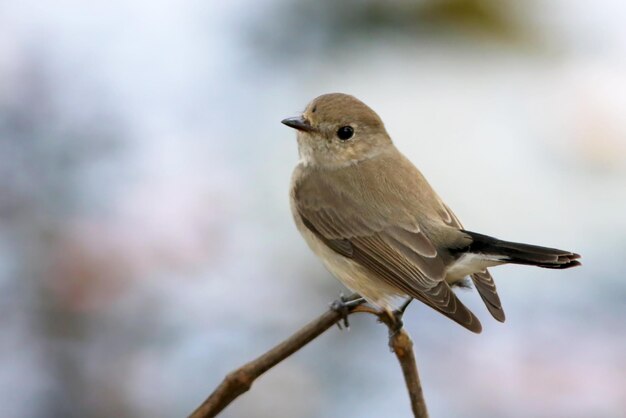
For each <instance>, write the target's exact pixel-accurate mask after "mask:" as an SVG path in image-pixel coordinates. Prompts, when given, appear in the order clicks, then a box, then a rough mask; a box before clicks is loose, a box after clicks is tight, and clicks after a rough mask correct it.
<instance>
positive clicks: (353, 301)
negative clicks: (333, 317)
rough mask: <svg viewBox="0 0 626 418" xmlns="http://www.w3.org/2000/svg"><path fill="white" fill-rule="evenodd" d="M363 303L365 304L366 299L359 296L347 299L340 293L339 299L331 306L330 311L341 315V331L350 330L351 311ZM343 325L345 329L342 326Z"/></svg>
mask: <svg viewBox="0 0 626 418" xmlns="http://www.w3.org/2000/svg"><path fill="white" fill-rule="evenodd" d="M363 302H365V299H363V298H362V297H360V296H359V295H357V294H354V295H352V296H348V297H346V296H344V294H343V293H340V294H339V299H337V300H335V301H334V302H332V303H331V304H330V309H332V310H333V311H336V312H339V313H340V314H341V321H339V322H337V326H338V327H339V329H343V328H344V327H345V328H346V329H347V330H350V322H349V321H348V315H350V311H351V310H352V308H354V307H355V306H358V305H360V304H362V303H363ZM342 323H343V327H342V326H341V325H342Z"/></svg>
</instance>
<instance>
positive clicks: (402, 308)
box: [393, 298, 413, 319]
mask: <svg viewBox="0 0 626 418" xmlns="http://www.w3.org/2000/svg"><path fill="white" fill-rule="evenodd" d="M412 301H413V298H408V299H407V300H406V302H404V303H403V304H402V305H401V306H400V307H399V308H398V309H396V310H395V311H393V315H394V316H395V317H397V318H399V319H402V316H403V315H404V311H406V308H408V307H409V305H410V304H411V302H412Z"/></svg>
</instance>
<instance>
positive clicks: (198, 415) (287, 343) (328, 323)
mask: <svg viewBox="0 0 626 418" xmlns="http://www.w3.org/2000/svg"><path fill="white" fill-rule="evenodd" d="M357 299H359V297H358V295H352V296H350V297H349V298H347V299H346V301H347V303H348V305H347V306H346V307H345V309H344V310H343V311H342V310H339V309H336V308H334V307H331V308H330V309H329V310H328V311H326V312H325V313H324V314H322V315H320V316H319V317H318V318H316V319H314V320H313V321H311V322H309V323H308V324H307V325H305V326H304V327H302V328H301V329H300V330H299V331H297V332H296V333H295V334H293V335H292V336H291V337H289V338H287V339H286V340H284V341H283V342H281V343H280V344H278V345H277V346H275V347H274V348H272V349H270V350H269V351H267V352H266V353H265V354H263V355H261V356H260V357H257V358H256V359H254V360H252V361H251V362H249V363H246V364H244V365H243V366H241V367H239V368H238V369H236V370H234V371H232V372H230V373H229V374H228V375H226V377H225V378H224V380H223V381H222V383H220V385H219V386H218V387H217V388H216V389H215V390H214V391H213V393H211V394H210V395H209V397H208V398H207V399H206V400H205V401H204V402H203V403H202V405H200V406H199V407H198V408H197V409H196V410H195V411H194V412H193V413H192V414H191V415H190V416H189V418H209V417H215V416H216V415H217V414H219V413H220V412H221V411H222V410H223V409H224V408H226V407H227V406H228V405H229V404H230V403H231V402H233V401H234V400H235V399H237V397H239V396H240V395H242V394H243V393H245V392H247V391H248V390H249V389H250V387H251V386H252V383H253V382H254V381H255V380H256V379H257V378H258V377H259V376H261V375H262V374H263V373H265V372H266V371H268V370H269V369H271V368H272V367H274V366H276V365H277V364H278V363H280V362H281V361H283V360H284V359H286V358H287V357H289V356H290V355H292V354H293V353H295V352H296V351H298V350H300V349H301V348H302V347H304V346H305V345H307V344H308V343H310V342H311V341H312V340H314V339H315V338H317V337H318V336H319V335H320V334H322V333H323V332H324V331H326V330H327V329H328V328H330V327H332V326H333V325H335V324H337V323H339V321H342V320H343V319H344V318H345V317H346V316H347V315H350V314H352V313H357V312H361V313H370V314H373V315H375V316H377V317H378V319H379V320H380V321H381V322H383V323H384V324H385V325H387V327H388V328H389V346H390V347H391V349H392V350H393V352H394V353H395V354H396V357H397V358H398V361H399V363H400V366H401V367H402V373H403V374H404V380H405V382H406V385H407V389H408V391H409V397H410V399H411V408H412V409H413V414H414V416H415V417H416V418H425V417H428V412H427V410H426V403H425V402H424V396H423V393H422V385H421V383H420V380H419V375H418V373H417V364H416V362H415V356H414V354H413V341H411V337H409V334H408V333H407V332H406V331H405V329H404V328H402V323H401V322H400V320H399V318H397V317H395V316H393V315H390V314H389V313H387V312H380V311H377V310H374V309H373V308H370V307H368V306H365V305H361V304H360V303H359V301H358V300H357ZM351 302H352V303H351Z"/></svg>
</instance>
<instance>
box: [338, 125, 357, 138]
mask: <svg viewBox="0 0 626 418" xmlns="http://www.w3.org/2000/svg"><path fill="white" fill-rule="evenodd" d="M352 135H354V129H352V126H342V127H341V128H339V129H337V136H338V137H339V139H341V140H342V141H347V140H348V139H350V138H352Z"/></svg>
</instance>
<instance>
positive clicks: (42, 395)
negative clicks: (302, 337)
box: [0, 0, 626, 418]
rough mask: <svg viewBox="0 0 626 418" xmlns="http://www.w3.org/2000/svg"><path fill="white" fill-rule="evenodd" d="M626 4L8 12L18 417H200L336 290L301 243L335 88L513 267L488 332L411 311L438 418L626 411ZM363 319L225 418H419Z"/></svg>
mask: <svg viewBox="0 0 626 418" xmlns="http://www.w3.org/2000/svg"><path fill="white" fill-rule="evenodd" d="M625 18H626V3H624V2H620V1H617V0H598V1H594V2H586V1H583V0H567V1H566V0H532V1H524V2H519V1H512V0H507V1H497V0H447V1H444V0H421V1H410V0H394V1H383V0H351V1H344V2H335V1H332V0H321V1H315V2H314V1H289V0H262V1H253V0H235V1H229V2H218V1H208V2H207V1H199V0H178V1H172V0H152V1H146V0H130V1H128V0H124V1H121V0H107V1H101V0H93V1H79V0H61V1H58V2H40V1H34V0H22V1H0V416H2V417H14V418H30V417H46V418H55V417H63V418H71V417H94V418H100V417H102V418H110V417H131V418H132V417H182V416H186V415H187V414H188V413H190V412H191V411H192V410H193V409H194V408H195V407H196V406H197V405H198V404H199V403H200V402H201V401H202V400H203V399H204V398H205V397H206V395H208V393H209V392H210V391H211V390H212V389H213V388H214V387H215V386H216V385H217V384H218V382H219V381H220V380H221V379H222V377H223V376H224V374H225V373H227V372H228V371H229V370H231V369H233V368H234V367H236V366H238V365H240V364H242V363H243V362H246V361H248V360H250V359H252V358H253V357H254V356H256V355H258V354H260V353H262V352H263V351H264V350H266V349H268V348H269V347H271V346H272V345H274V344H275V343H277V342H278V341H280V340H282V339H283V338H285V337H286V336H288V335H289V334H290V333H291V332H293V331H295V330H296V329H297V328H299V327H300V326H301V325H303V324H304V323H305V322H307V321H308V320H309V319H311V318H313V317H314V316H315V315H317V314H318V313H320V312H322V311H323V310H324V309H326V307H327V305H328V303H329V302H330V301H332V300H333V299H335V298H336V297H337V296H338V295H339V293H340V292H341V291H342V287H341V286H340V285H339V284H338V283H337V282H336V281H335V280H334V279H332V277H331V276H330V274H329V273H327V272H326V271H325V269H324V268H323V266H322V265H321V263H320V262H319V261H318V260H317V259H315V257H314V256H313V255H312V253H311V252H310V251H309V249H308V248H307V247H306V245H305V244H304V242H303V241H302V240H301V238H300V236H299V235H298V233H297V231H296V229H295V227H294V226H293V223H292V220H291V215H290V213H289V205H288V188H289V178H290V174H291V170H292V168H293V166H294V165H295V163H296V161H297V149H296V142H295V134H294V132H293V131H292V130H290V129H288V128H286V127H284V126H283V125H281V124H280V120H281V119H282V118H284V117H287V116H293V115H295V114H297V113H298V112H299V111H301V110H302V109H303V108H304V106H305V105H306V103H307V102H308V101H309V100H311V99H312V98H314V97H315V96H317V95H319V94H322V93H327V92H333V91H341V92H346V93H351V94H354V95H356V96H357V97H359V98H361V99H362V100H363V101H365V102H366V103H368V104H369V105H370V106H371V107H373V108H374V109H375V110H376V111H377V112H378V113H379V114H380V115H381V116H382V118H383V120H384V121H385V122H386V125H387V128H388V131H389V132H390V134H391V135H392V137H393V138H394V140H395V142H396V144H397V146H398V147H399V148H400V149H401V150H402V151H403V152H404V153H405V154H406V155H407V156H408V157H409V158H410V159H411V160H413V161H414V162H415V163H416V165H418V166H419V167H420V168H421V169H422V171H423V172H424V173H425V175H426V176H427V177H428V178H429V180H430V181H431V183H432V184H433V185H434V187H435V188H436V189H437V190H438V191H439V193H440V194H441V195H442V196H443V197H444V199H445V200H446V201H447V202H448V203H449V205H450V206H451V207H452V208H453V209H454V210H455V212H456V213H457V215H459V217H460V218H461V219H462V220H463V222H464V223H465V225H466V227H467V228H468V229H471V230H476V231H481V232H484V233H488V234H491V235H495V236H498V237H501V238H505V239H511V240H518V241H525V242H531V243H537V244H544V245H548V246H555V247H561V248H565V249H571V250H575V251H578V252H580V253H581V254H583V256H584V258H583V263H584V266H583V267H582V268H578V269H574V270H568V271H551V270H541V269H531V268H523V267H500V268H497V269H496V270H495V271H494V276H495V277H496V281H497V283H498V287H499V290H500V294H501V297H502V299H503V303H504V307H505V310H506V312H507V322H506V323H505V324H499V323H497V322H495V321H494V320H492V319H491V318H490V317H489V314H488V313H487V312H486V309H485V308H484V307H483V306H482V303H481V301H480V300H479V298H478V296H477V295H476V294H475V292H467V291H466V292H462V293H463V294H462V295H461V297H462V299H463V300H464V302H466V303H467V304H468V305H469V306H470V308H472V310H474V312H476V313H477V314H478V316H479V317H480V318H481V319H482V321H483V326H484V331H483V333H482V334H481V335H473V334H471V333H469V332H467V331H466V330H464V329H463V328H461V327H459V326H457V325H456V324H454V323H453V322H451V321H449V320H447V319H445V318H444V317H443V316H440V315H438V314H436V313H435V312H433V311H431V310H430V309H429V308H426V307H424V306H421V305H419V304H414V305H412V306H411V307H410V309H409V311H408V313H407V316H406V320H405V323H406V326H407V328H408V330H409V332H410V333H411V334H412V336H413V338H414V340H415V350H416V356H417V359H418V363H419V366H420V373H421V377H422V380H423V385H424V391H425V396H426V399H427V402H428V405H429V408H430V411H431V414H432V416H433V417H551V418H552V417H568V418H575V417H597V418H602V417H606V418H614V417H625V416H626V412H625V411H626V319H625V317H626V277H625V273H626V216H625V214H626V25H624V20H625ZM386 332H387V331H386V329H385V327H383V326H381V325H379V324H376V323H375V321H374V320H373V319H372V318H371V317H354V318H353V320H352V328H351V330H350V331H349V332H345V331H344V332H341V331H339V330H338V329H336V328H333V329H331V330H330V331H329V332H327V333H326V334H324V335H323V336H321V337H320V338H319V339H318V340H316V341H315V342H313V343H312V344H310V345H309V346H307V347H306V348H305V349H303V350H302V351H301V352H299V353H297V354H296V355H295V356H293V357H292V358H290V359H289V360H287V361H285V362H284V363H282V364H280V365H279V366H278V367H276V368H275V369H273V370H271V371H270V372H269V373H268V374H267V375H265V376H264V377H262V378H261V379H260V380H258V381H257V382H256V383H255V385H254V386H253V388H252V390H251V391H250V392H249V393H248V394H246V395H244V396H243V397H242V398H240V399H239V400H238V401H236V402H235V403H234V404H233V405H231V406H230V407H229V408H228V409H227V410H226V411H225V412H224V413H223V416H224V417H225V418H226V417H229V418H233V417H277V418H281V417H296V418H300V417H301V418H313V417H342V416H358V417H381V416H387V417H409V416H410V415H411V413H410V409H409V403H408V400H407V395H406V392H405V390H406V389H405V387H404V384H403V381H402V376H401V373H400V370H399V368H398V365H397V363H396V361H395V359H394V356H393V355H391V354H390V353H389V350H388V348H387V339H386Z"/></svg>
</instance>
